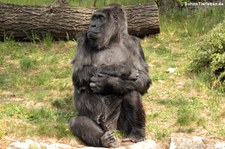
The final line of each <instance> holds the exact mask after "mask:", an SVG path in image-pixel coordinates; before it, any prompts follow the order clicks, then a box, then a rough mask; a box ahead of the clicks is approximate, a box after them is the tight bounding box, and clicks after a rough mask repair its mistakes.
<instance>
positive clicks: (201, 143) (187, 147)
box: [170, 133, 225, 149]
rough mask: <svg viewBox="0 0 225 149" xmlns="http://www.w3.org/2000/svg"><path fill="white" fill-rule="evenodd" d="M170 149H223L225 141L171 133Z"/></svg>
mask: <svg viewBox="0 0 225 149" xmlns="http://www.w3.org/2000/svg"><path fill="white" fill-rule="evenodd" d="M170 149H225V142H218V140H217V141H216V140H213V139H206V138H203V137H199V136H190V135H187V134H184V133H174V134H171V139H170Z"/></svg>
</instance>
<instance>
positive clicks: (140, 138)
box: [122, 135, 145, 143]
mask: <svg viewBox="0 0 225 149" xmlns="http://www.w3.org/2000/svg"><path fill="white" fill-rule="evenodd" d="M144 140H145V137H143V136H140V135H129V136H128V137H127V138H125V139H123V140H122V141H123V142H134V143H137V142H141V141H144Z"/></svg>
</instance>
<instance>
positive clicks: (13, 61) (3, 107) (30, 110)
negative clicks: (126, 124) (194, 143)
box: [0, 9, 225, 143]
mask: <svg viewBox="0 0 225 149" xmlns="http://www.w3.org/2000/svg"><path fill="white" fill-rule="evenodd" d="M203 16H204V17H203ZM222 16H223V17H222ZM224 16H225V11H224V10H219V9H217V10H209V11H200V12H196V13H190V12H188V11H183V12H171V13H170V15H168V14H161V16H160V19H161V20H160V21H161V33H160V34H159V35H157V36H155V37H148V38H145V39H143V40H142V46H143V48H144V52H145V56H146V60H147V62H148V64H149V65H150V67H149V69H150V75H151V77H152V79H153V86H152V87H151V89H150V90H149V92H148V93H147V94H146V95H144V97H143V103H144V107H145V111H146V115H147V124H146V132H147V136H148V138H152V139H155V140H158V141H161V140H166V139H168V138H169V136H170V134H171V133H174V132H185V133H191V134H193V135H204V136H207V135H209V136H211V135H213V136H215V137H218V138H223V137H224V136H225V127H224V122H225V121H224V120H225V109H224V107H225V99H224V93H221V92H219V91H217V90H213V89H210V88H209V86H208V84H207V82H206V81H207V78H206V77H205V76H206V75H204V73H203V74H202V75H201V76H200V77H198V76H196V75H195V74H191V73H190V72H189V71H188V68H189V65H190V58H191V57H192V56H193V48H194V46H193V45H194V44H195V43H197V42H198V40H199V38H200V37H201V36H202V35H204V34H205V33H207V31H209V30H211V29H212V28H213V27H214V25H216V24H217V23H219V22H221V21H222V20H223V19H224ZM203 28H204V29H203ZM76 45H77V43H76V42H74V41H67V42H64V41H58V42H53V41H52V38H51V36H50V35H46V38H45V39H44V40H43V41H40V42H33V43H23V42H15V41H13V40H12V39H10V38H6V39H5V41H4V42H0V49H1V50H0V138H1V137H4V136H9V137H12V136H13V137H15V138H28V137H32V138H40V139H46V138H48V139H50V138H57V139H60V140H64V142H66V143H71V140H74V139H73V138H74V137H73V135H72V134H71V133H70V131H69V129H68V121H69V120H70V118H71V117H73V116H74V115H75V114H76V113H75V112H74V111H73V102H72V90H73V87H72V82H71V73H72V72H71V64H70V61H71V60H72V58H73V57H74V55H75V47H76ZM170 67H172V68H175V69H176V71H175V72H174V73H168V72H167V69H168V68H170ZM115 134H116V136H118V137H119V138H120V137H121V136H122V134H119V133H117V132H116V133H115ZM0 141H1V139H0Z"/></svg>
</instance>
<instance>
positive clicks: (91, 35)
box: [87, 31, 99, 40]
mask: <svg viewBox="0 0 225 149" xmlns="http://www.w3.org/2000/svg"><path fill="white" fill-rule="evenodd" d="M98 35H99V32H93V31H89V32H88V33H87V36H88V39H92V40H96V39H97V38H98Z"/></svg>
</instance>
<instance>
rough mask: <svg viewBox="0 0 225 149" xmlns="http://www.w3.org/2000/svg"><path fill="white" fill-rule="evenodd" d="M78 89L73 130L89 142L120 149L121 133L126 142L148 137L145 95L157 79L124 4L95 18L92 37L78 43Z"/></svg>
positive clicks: (99, 12)
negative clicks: (131, 30) (151, 75)
mask: <svg viewBox="0 0 225 149" xmlns="http://www.w3.org/2000/svg"><path fill="white" fill-rule="evenodd" d="M73 85H74V99H75V106H76V109H77V111H78V116H77V117H75V118H73V119H72V120H71V122H70V128H71V131H72V132H73V134H74V135H76V136H77V137H79V138H80V139H81V140H83V141H84V142H85V143H86V144H88V145H91V146H103V147H115V146H116V145H117V142H116V139H115V137H114V136H113V135H112V133H111V131H112V130H115V129H119V130H121V131H124V132H125V133H126V134H127V139H125V140H126V141H133V142H138V141H141V140H143V139H144V138H145V112H144V109H143V105H142V101H141V95H142V94H144V93H146V91H147V90H148V88H149V86H150V85H151V80H150V78H149V76H148V68H147V64H146V62H145V59H144V53H143V51H142V48H141V46H140V41H139V40H138V39H137V38H136V37H133V36H130V35H129V34H128V32H127V21H126V17H125V12H124V10H123V9H122V7H121V6H120V5H111V6H108V7H104V8H101V9H99V10H97V11H96V12H95V13H94V14H93V16H92V19H91V22H90V26H89V29H88V31H87V33H85V34H84V35H83V36H81V37H80V38H79V40H78V48H77V54H76V57H75V59H74V60H73Z"/></svg>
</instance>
